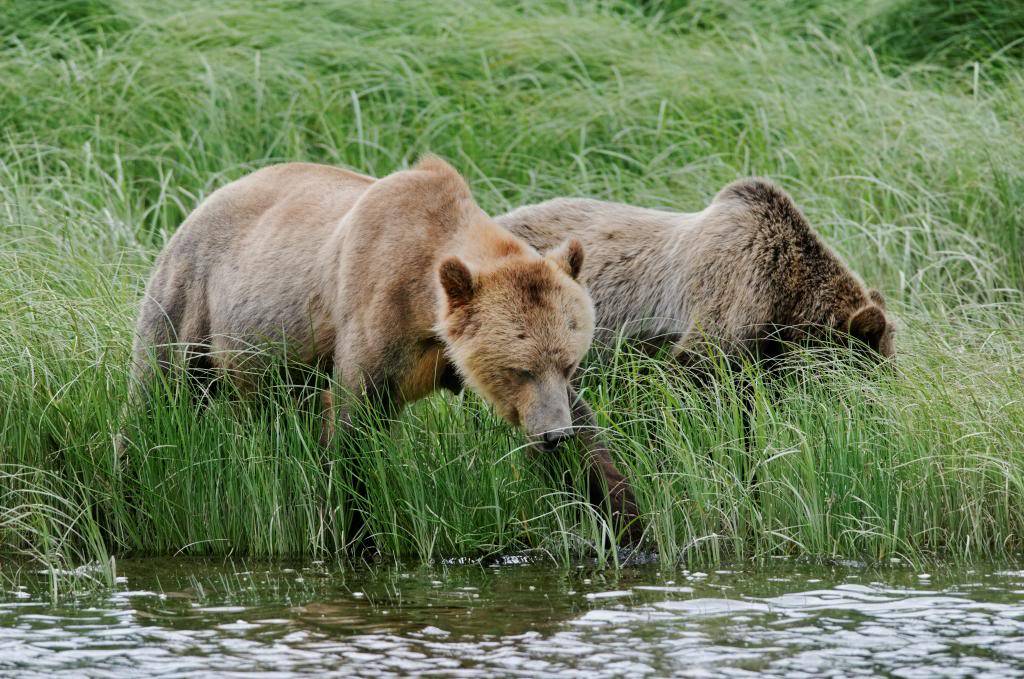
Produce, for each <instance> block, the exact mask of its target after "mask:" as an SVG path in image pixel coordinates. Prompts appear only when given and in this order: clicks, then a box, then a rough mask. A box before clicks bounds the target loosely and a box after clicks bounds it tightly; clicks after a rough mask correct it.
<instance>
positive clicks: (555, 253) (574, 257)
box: [547, 238, 583, 280]
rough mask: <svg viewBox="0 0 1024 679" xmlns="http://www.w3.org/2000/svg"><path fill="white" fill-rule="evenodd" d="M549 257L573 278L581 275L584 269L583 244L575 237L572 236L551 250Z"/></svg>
mask: <svg viewBox="0 0 1024 679" xmlns="http://www.w3.org/2000/svg"><path fill="white" fill-rule="evenodd" d="M547 257H548V258H549V259H551V260H553V261H554V262H555V264H557V265H558V266H559V268H560V269H562V271H564V272H565V273H567V274H569V275H570V276H571V277H572V278H573V280H576V279H577V278H579V277H580V271H582V270H583V244H582V243H580V242H579V241H578V240H576V239H575V238H570V239H569V240H567V241H565V242H564V243H562V244H561V245H559V246H558V247H557V248H555V249H553V250H551V251H549V252H548V253H547Z"/></svg>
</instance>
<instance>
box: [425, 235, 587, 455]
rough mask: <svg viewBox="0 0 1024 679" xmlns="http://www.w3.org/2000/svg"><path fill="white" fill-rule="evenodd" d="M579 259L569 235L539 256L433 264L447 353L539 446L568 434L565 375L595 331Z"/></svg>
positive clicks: (568, 375) (573, 367)
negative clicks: (477, 264)
mask: <svg viewBox="0 0 1024 679" xmlns="http://www.w3.org/2000/svg"><path fill="white" fill-rule="evenodd" d="M582 266H583V247H582V245H580V243H579V241H577V240H575V239H573V240H569V241H566V242H565V243H563V244H562V245H561V246H559V247H557V248H555V249H553V250H551V251H550V252H548V253H546V254H545V255H544V256H542V257H538V256H537V255H536V254H535V253H534V252H532V251H530V252H526V251H524V252H523V253H522V254H517V255H513V256H508V257H503V258H500V259H498V260H496V261H495V262H492V263H490V266H488V267H487V268H481V269H480V270H473V269H472V268H471V267H470V266H469V265H467V264H466V262H464V261H463V260H462V259H460V258H458V257H448V258H447V259H444V260H443V261H442V262H441V264H440V266H439V268H438V281H439V284H440V287H441V292H442V294H443V296H444V297H443V304H442V307H443V313H442V319H441V323H440V327H439V334H440V335H441V337H442V338H443V339H444V341H445V345H446V352H447V354H448V357H449V359H450V360H451V361H452V363H453V364H454V365H455V367H456V369H457V370H458V371H459V374H460V376H461V377H462V379H463V380H464V381H465V383H466V384H467V385H469V387H470V388H472V389H473V390H474V391H476V392H477V393H478V394H480V395H481V396H482V397H483V398H484V399H485V400H487V401H488V402H489V403H491V404H492V405H493V406H494V408H495V409H496V410H497V412H498V414H499V415H501V417H503V418H504V419H505V420H507V421H508V422H510V423H512V424H513V425H515V426H518V427H521V428H522V429H523V430H524V431H525V432H526V434H527V436H529V438H530V439H531V441H532V442H533V443H534V444H535V445H537V446H539V447H540V448H542V449H544V450H553V449H554V448H555V447H556V446H557V445H558V444H559V443H560V442H561V441H562V440H564V439H566V438H567V437H569V436H571V435H572V434H573V427H572V405H571V404H570V402H569V388H570V379H571V378H572V375H573V373H574V372H575V371H576V368H577V366H578V365H579V363H580V361H581V360H582V359H583V356H584V355H585V354H586V353H587V350H588V348H589V347H590V343H591V340H592V339H593V335H594V307H593V303H592V302H591V300H590V295H589V294H588V293H587V292H586V290H585V289H584V288H583V286H581V285H580V284H579V282H578V281H577V279H578V277H579V274H580V270H581V268H582Z"/></svg>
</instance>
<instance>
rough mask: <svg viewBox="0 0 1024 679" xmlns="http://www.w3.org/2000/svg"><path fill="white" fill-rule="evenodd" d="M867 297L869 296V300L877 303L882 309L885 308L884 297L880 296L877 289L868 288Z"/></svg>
mask: <svg viewBox="0 0 1024 679" xmlns="http://www.w3.org/2000/svg"><path fill="white" fill-rule="evenodd" d="M868 297H870V298H871V301H872V302H874V303H875V304H877V305H878V306H880V307H882V308H883V309H884V308H885V297H882V293H880V292H879V291H878V290H875V289H873V288H872V289H871V290H868Z"/></svg>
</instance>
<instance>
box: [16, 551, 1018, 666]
mask: <svg viewBox="0 0 1024 679" xmlns="http://www.w3.org/2000/svg"><path fill="white" fill-rule="evenodd" d="M121 569H122V571H123V572H124V577H122V578H121V579H120V585H119V587H118V591H116V592H114V593H113V594H106V595H103V596H94V597H88V598H81V599H78V600H74V601H65V602H61V603H59V604H56V605H53V604H50V603H49V602H48V601H47V600H46V599H45V598H42V597H35V596H33V595H30V594H28V593H27V592H26V591H25V590H16V591H9V592H5V593H3V594H0V673H2V674H8V673H10V674H17V675H19V676H31V675H33V674H35V675H38V676H44V675H45V676H49V675H51V674H53V673H54V672H57V671H64V672H77V673H84V674H104V675H123V674H133V675H134V674H144V675H150V676H160V675H165V674H167V675H175V676H182V675H190V674H192V675H200V674H220V673H224V672H253V671H256V672H267V673H271V672H272V673H292V672H318V673H336V674H339V675H352V674H362V675H381V674H394V673H402V674H408V673H417V672H432V673H437V674H444V675H449V676H470V677H471V676H495V675H503V676H531V677H532V676H586V677H593V676H622V675H630V676H633V675H668V674H675V675H698V676H707V675H729V676H737V675H739V676H743V675H753V674H768V675H779V676H782V675H785V676H801V675H815V676H821V675H834V676H850V675H879V674H893V675H898V676H929V677H931V676H968V675H970V676H978V675H990V676H1006V675H1007V674H1012V673H1019V672H1021V671H1022V670H1024V571H1014V570H1005V569H1004V570H998V569H991V568H990V569H978V570H959V571H950V572H935V573H933V574H931V575H927V574H921V573H916V572H909V571H905V570H887V571H879V570H873V569H867V568H863V567H856V566H845V567H835V568H820V567H814V568H812V567H803V566H799V565H794V564H791V563H782V564H779V565H774V566H770V567H759V568H754V567H752V566H745V567H743V568H742V569H739V568H737V569H736V570H733V571H713V572H709V573H699V572H693V573H691V572H689V571H682V570H679V571H662V570H659V569H658V568H657V567H655V566H644V567H640V568H632V569H625V570H623V571H622V572H620V573H619V574H617V575H616V574H611V573H593V572H589V571H588V570H586V569H584V568H580V569H576V570H572V571H563V570H558V569H552V568H551V567H549V566H541V565H531V564H518V565H517V564H505V565H501V566H494V567H486V568H485V567H479V566H451V567H439V568H435V569H423V568H412V569H406V570H402V569H397V570H396V569H378V570H375V571H373V572H353V571H348V572H339V571H338V570H337V569H335V568H327V567H323V566H318V567H302V568H295V569H290V568H283V567H267V566H265V565H264V566H260V567H254V566H252V565H249V566H243V565H240V564H238V563H235V564H223V563H219V562H218V563H209V562H203V561H194V560H175V561H167V560H165V561H148V560H147V561H135V562H131V563H127V564H122V565H121Z"/></svg>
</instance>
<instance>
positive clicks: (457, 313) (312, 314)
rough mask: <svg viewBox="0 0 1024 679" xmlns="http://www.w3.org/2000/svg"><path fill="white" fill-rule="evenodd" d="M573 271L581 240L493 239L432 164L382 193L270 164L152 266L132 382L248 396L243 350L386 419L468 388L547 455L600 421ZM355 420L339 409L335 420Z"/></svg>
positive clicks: (486, 221)
mask: <svg viewBox="0 0 1024 679" xmlns="http://www.w3.org/2000/svg"><path fill="white" fill-rule="evenodd" d="M582 263H583V250H582V248H581V247H580V244H579V243H578V242H577V241H575V240H569V241H567V242H565V243H563V244H561V245H560V246H559V247H557V248H553V249H552V250H551V252H549V253H548V254H547V255H546V256H542V255H540V254H538V252H537V251H536V250H534V249H533V248H532V247H530V246H529V245H527V244H526V243H524V242H523V241H522V240H520V239H518V238H516V237H515V236H513V235H512V234H510V233H509V232H508V231H506V230H505V229H503V228H501V227H500V226H498V225H497V224H496V223H495V222H494V221H492V220H491V219H490V218H489V217H488V216H487V215H485V214H484V213H483V211H482V210H480V208H479V207H477V205H476V204H475V203H474V201H473V199H472V196H471V195H470V192H469V188H468V187H467V185H466V183H465V182H464V180H463V179H462V177H461V176H459V174H458V173H457V172H456V171H455V170H454V169H453V168H452V167H451V166H449V165H448V164H446V163H445V162H444V161H442V160H440V159H438V158H434V157H428V158H426V159H424V160H423V161H421V162H420V163H419V164H418V165H417V166H416V167H415V168H414V169H411V170H406V171H402V172H396V173H395V174H392V175H390V176H387V177H384V178H383V179H374V178H373V177H367V176H364V175H360V174H356V173H354V172H350V171H348V170H343V169H339V168H335V167H328V166H323V165H313V164H304V163H292V164H286V165H277V166H273V167H268V168H265V169H262V170H259V171H257V172H254V173H252V174H250V175H248V176H246V177H243V178H242V179H239V180H238V181H235V182H233V183H231V184H229V185H228V186H225V187H224V188H222V189H220V190H218V191H216V192H215V193H213V194H212V195H211V196H210V197H209V198H207V199H206V200H205V201H203V203H202V204H201V205H200V206H199V207H198V208H196V210H195V211H194V212H193V213H192V214H191V215H190V216H189V217H188V219H187V220H186V221H185V222H184V224H182V226H181V228H180V229H179V230H178V232H177V233H175V235H174V237H173V238H171V240H170V241H169V242H168V244H167V247H166V248H165V249H164V251H163V253H162V254H161V255H160V258H159V260H158V262H157V266H156V270H155V272H154V273H153V276H152V279H151V280H150V282H149V285H148V287H147V289H146V295H145V299H144V300H143V303H142V307H141V310H140V313H139V318H138V324H137V327H136V341H135V348H134V369H135V376H136V382H137V383H138V384H146V383H147V382H149V381H150V380H151V379H152V378H153V371H154V369H156V370H162V371H166V370H168V369H170V368H171V367H172V366H184V367H185V369H186V371H187V372H188V373H189V374H191V375H193V376H196V377H198V378H199V379H204V378H208V377H209V376H210V375H221V376H223V377H225V378H228V379H231V380H232V381H233V382H234V383H236V384H237V385H238V386H240V387H241V388H242V389H243V391H244V390H246V389H253V388H255V386H256V385H255V382H254V381H253V380H252V379H251V377H250V376H251V375H253V374H258V373H259V372H260V367H261V365H260V361H261V358H266V356H267V352H265V351H253V350H254V349H265V348H267V347H274V348H278V349H280V348H284V349H285V350H286V351H285V352H284V355H285V359H286V361H287V363H288V364H296V365H303V366H310V365H312V366H318V367H321V368H325V367H330V368H332V369H333V372H334V374H335V376H336V378H337V381H338V382H339V383H340V385H341V387H342V388H343V389H342V390H343V392H344V393H345V394H346V395H347V396H346V398H351V397H353V396H356V397H369V398H371V399H373V400H374V401H375V403H376V404H377V405H378V406H379V407H382V408H385V409H386V410H388V411H389V412H397V410H398V409H400V408H401V407H402V406H403V405H404V404H406V403H409V402H411V401H415V400H417V399H419V398H422V397H423V396H425V395H426V394H428V393H429V392H431V391H433V390H434V389H436V388H438V387H439V386H447V387H450V388H453V389H459V388H461V383H462V382H463V381H464V382H465V383H466V384H467V385H469V386H470V387H471V388H472V389H473V390H474V391H476V392H477V393H479V394H480V395H481V396H482V397H483V398H484V399H486V400H487V401H488V402H490V403H491V404H492V405H493V406H494V407H495V409H496V410H497V411H498V413H499V414H500V415H501V416H502V417H504V418H505V419H506V420H508V421H509V422H511V423H513V424H515V425H519V426H521V427H523V428H524V429H525V431H526V433H527V434H528V435H529V436H530V438H531V439H532V440H533V441H534V442H536V443H538V444H540V445H542V446H543V447H545V448H551V447H553V446H554V445H556V444H557V443H558V442H560V441H561V440H563V439H564V438H566V437H567V436H568V435H570V434H572V433H577V432H574V427H580V426H583V427H589V426H591V424H592V422H591V421H590V420H588V419H587V415H588V414H589V409H587V408H586V406H585V404H584V405H583V406H582V408H581V405H580V402H579V400H578V398H577V397H576V395H575V393H574V392H573V391H572V389H571V387H570V382H569V380H570V377H571V376H572V373H573V371H574V370H575V369H576V366H577V365H578V363H579V361H580V360H581V359H582V357H583V355H584V354H585V353H586V351H587V349H588V347H589V345H590V342H591V338H592V336H593V328H594V312H593V307H592V304H591V301H590V298H589V297H588V296H587V294H586V291H585V290H584V289H583V288H582V287H581V286H580V285H579V284H578V283H577V282H576V280H575V278H576V277H577V276H578V275H579V273H580V268H581V266H582ZM324 404H325V406H327V407H333V406H334V400H333V399H332V398H330V395H329V394H326V395H325V397H324ZM351 406H352V403H351V402H342V403H339V404H337V410H338V411H339V414H340V419H341V421H342V422H347V421H348V414H349V412H350V410H351ZM327 421H328V422H333V421H334V418H333V417H328V418H327ZM331 431H333V430H332V429H331V428H330V427H328V428H327V429H325V432H327V434H328V435H329V434H330V432H331ZM582 433H584V434H587V435H588V436H589V433H588V432H582ZM592 443H593V445H592V446H591V447H590V454H591V456H592V462H593V468H594V469H597V470H602V471H603V474H602V479H603V481H605V482H606V483H607V486H608V487H609V489H610V491H611V494H612V500H613V504H615V505H616V509H617V510H619V511H620V512H623V513H628V514H634V513H635V507H634V506H633V504H632V496H631V493H630V491H629V488H628V484H626V482H625V480H624V479H623V478H622V475H621V474H619V473H618V471H617V470H616V469H615V467H614V465H613V464H611V459H610V457H609V455H608V451H607V449H604V448H603V447H601V446H600V445H598V444H597V443H596V442H594V441H592Z"/></svg>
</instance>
